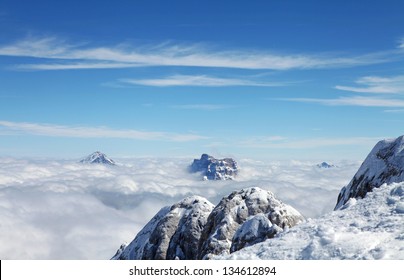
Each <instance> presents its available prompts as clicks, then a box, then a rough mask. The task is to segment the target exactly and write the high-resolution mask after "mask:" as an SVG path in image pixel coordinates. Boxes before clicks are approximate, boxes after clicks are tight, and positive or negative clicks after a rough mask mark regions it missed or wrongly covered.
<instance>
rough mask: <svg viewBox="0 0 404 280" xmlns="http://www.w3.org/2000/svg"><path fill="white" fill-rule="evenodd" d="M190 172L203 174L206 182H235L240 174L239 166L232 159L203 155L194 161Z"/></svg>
mask: <svg viewBox="0 0 404 280" xmlns="http://www.w3.org/2000/svg"><path fill="white" fill-rule="evenodd" d="M190 171H191V172H202V173H203V175H204V179H206V180H233V179H234V178H235V176H236V175H237V173H238V165H237V162H236V161H235V160H234V159H232V158H224V159H216V158H214V157H212V156H210V155H208V154H203V155H202V156H201V158H200V159H194V162H193V163H192V165H191V167H190Z"/></svg>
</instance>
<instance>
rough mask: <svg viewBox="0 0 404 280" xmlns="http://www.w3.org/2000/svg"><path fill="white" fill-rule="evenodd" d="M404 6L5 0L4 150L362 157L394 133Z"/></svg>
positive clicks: (401, 93) (0, 143)
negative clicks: (378, 142)
mask: <svg viewBox="0 0 404 280" xmlns="http://www.w3.org/2000/svg"><path fill="white" fill-rule="evenodd" d="M83 2H84V3H83ZM403 13H404V2H402V1H392V0H387V1H248V2H247V1H236V2H235V1H190V0H187V1H118V2H117V1H65V2H62V3H61V1H42V0H40V1H10V0H2V1H1V2H0V34H1V36H0V155H1V156H18V157H24V156H28V157H38V156H39V157H64V158H76V157H81V156H84V155H86V154H88V153H90V152H93V151H95V150H102V151H104V152H105V153H107V154H108V155H110V156H111V157H122V156H158V157H162V156H163V157H165V156H167V157H168V156H169V157H171V156H189V157H196V156H198V155H200V154H201V153H203V152H208V153H212V154H213V155H217V156H234V157H236V158H244V157H250V158H260V159H305V160H307V159H314V160H339V159H363V158H364V157H365V156H366V155H367V153H368V152H369V149H371V147H372V146H373V145H374V144H375V143H376V142H377V141H378V140H379V139H381V138H390V137H397V136H399V135H402V134H403V129H402V128H403V127H404V126H403V124H404V17H403V16H402V15H403Z"/></svg>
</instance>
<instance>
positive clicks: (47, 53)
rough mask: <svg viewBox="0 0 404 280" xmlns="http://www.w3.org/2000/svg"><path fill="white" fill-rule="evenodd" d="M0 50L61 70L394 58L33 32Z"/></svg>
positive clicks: (284, 66) (278, 65)
mask: <svg viewBox="0 0 404 280" xmlns="http://www.w3.org/2000/svg"><path fill="white" fill-rule="evenodd" d="M0 55H3V56H18V57H24V56H25V57H35V58H43V59H51V60H54V61H53V62H52V63H38V64H25V65H18V66H16V68H18V69H30V70H62V69H84V68H86V69H88V68H117V67H139V66H193V67H220V68H241V69H274V70H288V69H313V68H335V67H352V66H357V65H368V64H375V63H382V62H386V61H390V60H391V59H392V58H391V53H390V52H381V53H369V54H364V55H357V56H346V57H340V56H335V55H329V54H320V55H308V54H276V53H271V52H265V51H255V50H212V49H209V48H206V47H203V46H201V45H188V46H186V45H174V44H160V45H157V46H138V47H133V46H129V45H123V44H121V45H117V46H112V47H108V46H103V47H91V46H88V45H84V44H75V45H74V44H69V43H67V42H65V41H63V40H59V39H57V38H28V39H25V40H21V41H19V42H16V43H13V44H9V45H3V46H0Z"/></svg>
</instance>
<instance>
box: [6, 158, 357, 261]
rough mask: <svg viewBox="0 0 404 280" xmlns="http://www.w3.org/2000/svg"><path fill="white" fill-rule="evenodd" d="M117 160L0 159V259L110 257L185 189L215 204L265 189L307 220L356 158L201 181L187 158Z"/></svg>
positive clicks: (329, 204)
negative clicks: (110, 163)
mask: <svg viewBox="0 0 404 280" xmlns="http://www.w3.org/2000/svg"><path fill="white" fill-rule="evenodd" d="M116 161H117V162H119V164H118V165H117V166H107V165H97V164H80V163H77V162H75V161H67V160H64V161H62V160H26V159H14V158H0V166H1V168H0V259H109V258H111V257H112V256H113V255H114V254H115V252H116V250H117V249H118V248H119V246H120V245H121V243H124V242H130V241H131V240H132V239H133V238H134V237H135V235H136V234H137V232H138V231H139V230H140V229H141V228H142V227H143V226H144V225H145V224H146V223H147V222H148V221H149V220H150V218H152V217H153V216H154V214H155V213H156V212H157V211H158V210H159V209H160V208H161V207H163V206H166V205H171V204H173V203H176V202H178V201H179V200H181V199H183V198H184V197H186V196H187V195H191V194H196V195H201V196H204V197H206V198H207V199H208V200H210V201H211V202H212V203H213V204H217V203H218V202H219V201H220V199H221V198H222V197H223V196H227V195H228V194H229V193H231V192H232V191H234V190H239V189H242V188H246V187H252V186H258V187H261V188H263V189H266V190H269V191H272V192H273V193H274V194H275V195H276V196H277V197H278V198H279V199H280V200H282V201H284V202H285V203H288V204H290V205H292V206H293V207H295V208H296V209H297V210H298V211H300V212H301V213H302V214H303V215H304V216H306V217H307V218H314V217H319V216H321V215H322V214H324V213H326V212H329V211H332V209H333V208H334V206H335V203H336V199H337V196H338V193H339V190H340V189H341V187H343V186H344V185H346V184H347V183H348V182H349V181H350V180H351V178H352V177H353V175H354V174H355V172H356V171H357V169H358V167H359V165H360V162H348V161H344V162H338V163H334V164H337V167H335V168H330V169H320V168H318V167H317V166H316V164H317V162H300V161H285V162H262V161H256V160H248V159H239V160H238V162H239V166H240V168H241V170H240V174H239V176H238V177H237V180H235V181H203V180H202V176H201V174H191V173H189V172H188V166H189V165H190V164H191V163H192V159H191V158H172V159H158V158H135V159H118V160H116Z"/></svg>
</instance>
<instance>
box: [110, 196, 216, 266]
mask: <svg viewBox="0 0 404 280" xmlns="http://www.w3.org/2000/svg"><path fill="white" fill-rule="evenodd" d="M213 207H214V205H213V204H211V203H210V202H209V201H207V200H206V199H205V198H203V197H199V196H191V197H188V198H185V199H183V200H182V201H180V202H178V203H176V204H174V205H173V206H171V207H164V208H162V209H161V210H160V211H159V212H158V213H157V214H156V215H155V216H154V217H153V218H152V219H151V221H150V222H149V223H147V224H146V226H145V227H144V228H143V229H142V230H141V231H140V232H139V233H138V234H137V236H136V237H135V239H134V240H133V241H132V242H131V243H130V244H129V245H128V246H126V247H124V248H123V249H122V247H121V251H120V252H119V250H118V252H117V254H116V255H115V256H114V257H113V259H121V260H129V259H131V260H174V259H181V260H182V259H184V260H194V259H196V258H197V255H198V251H197V250H198V241H199V239H200V235H201V232H202V229H203V227H204V226H205V224H206V220H207V217H208V215H209V214H210V212H211V211H212V209H213Z"/></svg>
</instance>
